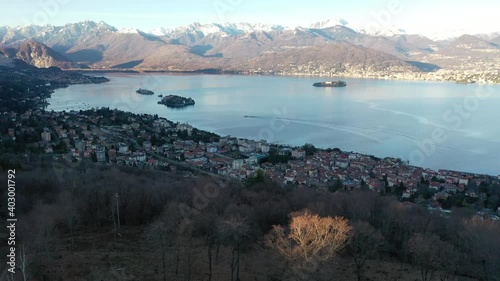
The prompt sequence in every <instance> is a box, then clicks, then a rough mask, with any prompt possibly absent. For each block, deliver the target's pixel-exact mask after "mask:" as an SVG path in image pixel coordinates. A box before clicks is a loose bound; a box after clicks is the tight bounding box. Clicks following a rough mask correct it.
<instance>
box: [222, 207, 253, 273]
mask: <svg viewBox="0 0 500 281" xmlns="http://www.w3.org/2000/svg"><path fill="white" fill-rule="evenodd" d="M217 230H218V237H219V239H220V241H221V242H222V243H223V244H224V245H227V246H231V247H232V254H231V260H230V262H229V266H230V268H231V281H233V280H236V281H239V280H240V254H241V248H242V246H243V244H244V243H246V242H247V240H248V239H249V235H250V226H249V224H248V221H247V219H246V218H244V217H242V216H240V215H239V214H235V215H230V216H229V217H227V218H226V219H224V220H222V221H220V222H219V223H218V224H217Z"/></svg>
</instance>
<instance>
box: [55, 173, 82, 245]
mask: <svg viewBox="0 0 500 281" xmlns="http://www.w3.org/2000/svg"><path fill="white" fill-rule="evenodd" d="M80 189H81V187H80V185H79V184H78V183H77V182H76V181H73V182H72V183H71V184H70V186H69V188H68V190H67V191H64V192H63V193H61V196H60V201H61V204H62V208H63V210H64V221H65V223H66V225H67V226H68V228H69V232H70V235H71V250H72V251H73V250H74V249H75V236H74V228H75V225H76V223H77V220H78V208H77V199H78V195H79V191H80Z"/></svg>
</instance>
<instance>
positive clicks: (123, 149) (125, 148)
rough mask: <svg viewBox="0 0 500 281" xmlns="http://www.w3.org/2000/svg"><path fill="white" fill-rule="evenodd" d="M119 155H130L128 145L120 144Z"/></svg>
mask: <svg viewBox="0 0 500 281" xmlns="http://www.w3.org/2000/svg"><path fill="white" fill-rule="evenodd" d="M118 153H121V154H127V153H128V145H127V144H125V143H119V144H118Z"/></svg>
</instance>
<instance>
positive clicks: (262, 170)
mask: <svg viewBox="0 0 500 281" xmlns="http://www.w3.org/2000/svg"><path fill="white" fill-rule="evenodd" d="M0 124H1V126H2V136H1V145H0V148H1V149H2V150H3V151H2V153H18V154H22V155H24V157H36V155H48V156H50V157H51V158H52V159H53V160H54V161H57V160H66V161H68V162H69V163H78V162H83V161H93V162H96V163H98V165H126V166H131V167H137V168H152V169H160V170H165V171H175V170H177V169H178V170H183V171H188V172H187V173H188V176H192V175H193V174H197V173H206V174H210V175H214V176H219V177H227V178H231V179H234V180H239V181H244V182H245V181H258V180H262V179H263V177H267V178H269V179H271V180H272V181H274V182H276V183H278V184H279V185H281V186H283V187H286V186H308V187H311V188H315V189H326V190H330V191H332V192H335V191H337V190H342V189H346V190H353V189H363V190H368V189H369V190H373V191H376V192H378V193H380V194H392V195H396V196H398V197H399V198H400V200H401V201H404V202H405V204H408V205H413V204H418V205H422V206H425V207H427V208H428V209H429V210H433V211H439V212H442V213H443V214H445V213H447V212H450V209H451V208H454V207H471V208H474V209H475V210H476V211H477V212H478V214H481V215H483V216H484V217H489V218H491V219H495V220H498V219H500V218H499V216H500V206H499V203H500V202H499V201H500V200H499V198H497V197H498V196H497V195H495V192H493V190H494V189H495V188H499V186H500V176H490V175H481V174H474V173H465V172H457V171H448V170H439V171H434V170H431V169H424V168H421V167H415V166H411V165H408V163H406V162H404V161H402V160H401V159H396V158H384V159H379V158H376V157H374V156H370V155H365V154H360V153H355V152H344V151H341V150H340V149H338V148H334V149H327V150H322V149H317V148H315V147H314V146H313V145H310V144H306V145H304V146H302V147H292V146H286V145H277V144H271V143H268V142H266V141H264V140H261V141H257V140H248V139H242V138H237V137H231V136H224V137H221V136H218V135H216V134H213V133H209V132H205V131H201V130H198V129H196V128H194V127H192V126H191V125H189V124H180V123H174V122H172V121H170V120H167V119H164V118H160V117H158V116H157V115H146V114H144V115H136V114H132V113H128V112H123V111H119V110H111V109H108V108H102V109H93V110H87V111H70V112H64V111H63V112H53V111H52V112H48V111H43V110H40V109H33V110H28V111H26V112H25V113H16V112H3V113H1V114H0Z"/></svg>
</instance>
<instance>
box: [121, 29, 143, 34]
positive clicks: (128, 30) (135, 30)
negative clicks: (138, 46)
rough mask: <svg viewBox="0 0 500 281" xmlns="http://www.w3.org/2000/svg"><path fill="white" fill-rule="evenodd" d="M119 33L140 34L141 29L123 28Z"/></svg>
mask: <svg viewBox="0 0 500 281" xmlns="http://www.w3.org/2000/svg"><path fill="white" fill-rule="evenodd" d="M118 33H125V34H140V33H141V31H140V30H139V29H136V28H132V27H129V28H121V29H120V30H118Z"/></svg>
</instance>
